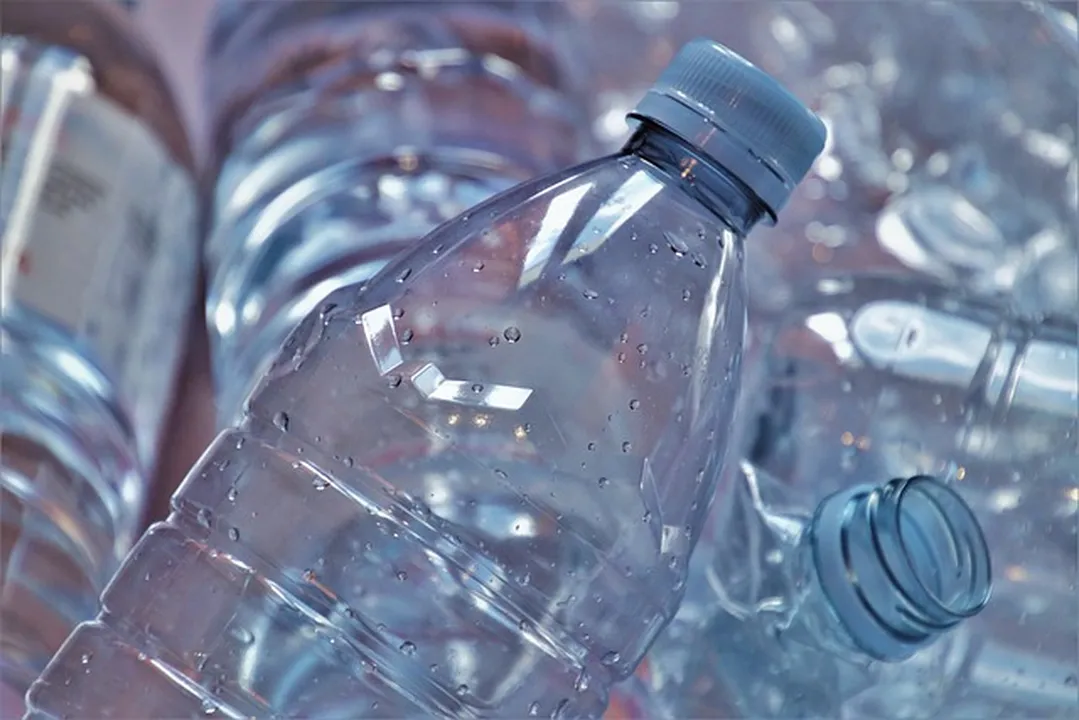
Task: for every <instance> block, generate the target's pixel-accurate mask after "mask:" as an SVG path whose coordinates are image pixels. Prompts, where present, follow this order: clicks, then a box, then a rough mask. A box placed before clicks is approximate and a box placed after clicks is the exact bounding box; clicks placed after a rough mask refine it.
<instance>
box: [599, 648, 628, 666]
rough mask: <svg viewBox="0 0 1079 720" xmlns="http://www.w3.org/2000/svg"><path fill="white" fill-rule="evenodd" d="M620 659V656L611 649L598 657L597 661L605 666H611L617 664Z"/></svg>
mask: <svg viewBox="0 0 1079 720" xmlns="http://www.w3.org/2000/svg"><path fill="white" fill-rule="evenodd" d="M621 659H622V656H621V655H620V654H619V653H617V652H615V651H614V650H612V651H611V652H609V653H607V654H606V655H604V656H603V657H601V658H600V659H599V661H600V662H601V663H602V664H603V665H605V666H606V667H611V666H612V665H617V664H618V661H619V660H621Z"/></svg>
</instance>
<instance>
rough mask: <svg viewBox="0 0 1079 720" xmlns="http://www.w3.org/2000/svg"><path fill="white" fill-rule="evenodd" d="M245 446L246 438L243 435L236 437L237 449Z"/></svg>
mask: <svg viewBox="0 0 1079 720" xmlns="http://www.w3.org/2000/svg"><path fill="white" fill-rule="evenodd" d="M243 447H244V438H242V437H238V438H236V449H237V450H243Z"/></svg>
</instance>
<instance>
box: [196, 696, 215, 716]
mask: <svg viewBox="0 0 1079 720" xmlns="http://www.w3.org/2000/svg"><path fill="white" fill-rule="evenodd" d="M199 707H200V708H201V709H202V714H203V715H206V716H210V715H214V714H216V713H217V706H216V705H214V703H213V700H210V698H203V699H202V703H200V705H199Z"/></svg>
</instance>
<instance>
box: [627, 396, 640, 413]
mask: <svg viewBox="0 0 1079 720" xmlns="http://www.w3.org/2000/svg"><path fill="white" fill-rule="evenodd" d="M640 406H641V401H640V400H638V399H637V398H633V399H632V400H630V401H629V409H630V410H636V409H637V408H639V407H640Z"/></svg>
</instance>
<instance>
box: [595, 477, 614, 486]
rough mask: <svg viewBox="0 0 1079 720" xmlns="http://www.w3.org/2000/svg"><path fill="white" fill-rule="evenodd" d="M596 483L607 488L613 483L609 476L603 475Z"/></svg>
mask: <svg viewBox="0 0 1079 720" xmlns="http://www.w3.org/2000/svg"><path fill="white" fill-rule="evenodd" d="M596 484H597V485H599V486H600V487H601V488H605V487H607V486H608V485H610V484H611V481H610V480H609V479H608V478H605V477H601V478H600V479H599V480H596Z"/></svg>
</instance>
